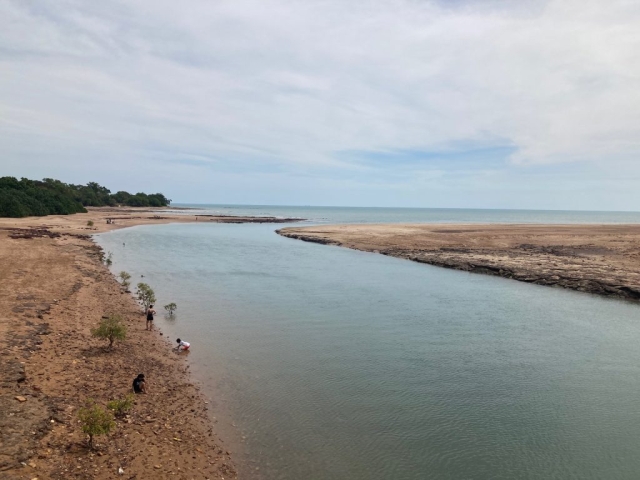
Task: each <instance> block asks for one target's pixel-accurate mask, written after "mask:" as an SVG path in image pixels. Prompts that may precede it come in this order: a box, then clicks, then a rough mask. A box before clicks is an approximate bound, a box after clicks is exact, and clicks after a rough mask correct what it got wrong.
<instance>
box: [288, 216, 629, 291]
mask: <svg viewBox="0 0 640 480" xmlns="http://www.w3.org/2000/svg"><path fill="white" fill-rule="evenodd" d="M278 233H279V234H280V235H283V236H285V237H290V238H296V239H299V240H304V241H307V242H316V243H322V244H329V245H338V246H342V247H347V248H353V249H356V250H363V251H368V252H376V253H382V254H383V255H390V256H394V257H398V258H405V259H408V260H413V261H416V262H422V263H428V264H431V265H437V266H440V267H446V268H453V269H457V270H464V271H469V272H478V273H485V274H490V275H499V276H501V277H505V278H512V279H515V280H520V281H523V282H530V283H536V284H540V285H549V286H557V287H563V288H569V289H573V290H579V291H583V292H590V293H596V294H599V295H606V296H614V297H619V298H625V299H631V300H636V301H638V300H640V225H513V224H501V225H448V224H439V225H433V224H431V225H424V224H422V225H402V224H397V225H393V224H390V225H332V226H315V227H287V228H283V229H281V230H278Z"/></svg>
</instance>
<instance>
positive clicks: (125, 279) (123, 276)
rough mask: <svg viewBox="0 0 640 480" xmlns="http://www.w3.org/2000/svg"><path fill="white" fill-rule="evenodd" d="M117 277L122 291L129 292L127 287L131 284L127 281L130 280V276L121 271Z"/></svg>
mask: <svg viewBox="0 0 640 480" xmlns="http://www.w3.org/2000/svg"><path fill="white" fill-rule="evenodd" d="M118 277H120V284H121V285H122V286H123V287H124V289H125V290H129V286H130V285H131V282H130V281H129V280H130V279H131V275H129V274H128V273H127V272H125V271H124V270H123V271H122V272H120V275H118Z"/></svg>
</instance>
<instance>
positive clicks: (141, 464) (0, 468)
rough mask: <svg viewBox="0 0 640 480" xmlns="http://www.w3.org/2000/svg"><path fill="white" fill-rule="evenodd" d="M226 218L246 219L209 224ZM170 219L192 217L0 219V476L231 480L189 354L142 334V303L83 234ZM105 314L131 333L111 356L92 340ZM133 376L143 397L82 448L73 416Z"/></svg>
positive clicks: (106, 214) (117, 393) (126, 213)
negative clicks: (140, 380)
mask: <svg viewBox="0 0 640 480" xmlns="http://www.w3.org/2000/svg"><path fill="white" fill-rule="evenodd" d="M107 219H109V223H107ZM225 220H229V221H231V222H232V223H238V222H240V221H251V219H241V220H239V219H238V218H227V219H220V218H213V217H209V218H208V219H207V220H205V221H225ZM259 220H260V219H259ZM198 221H201V222H202V221H203V219H202V218H199V219H198ZM88 222H93V225H88ZM114 222H115V223H114ZM168 222H196V219H195V216H192V215H180V216H177V215H172V216H166V215H163V214H162V213H160V212H158V211H154V210H150V209H112V208H97V209H90V212H89V213H87V214H76V215H69V216H48V217H29V218H21V219H13V218H3V219H0V278H1V279H2V283H3V295H2V298H1V299H0V302H1V306H2V309H1V311H2V315H1V316H0V341H1V342H2V343H1V345H2V353H3V361H2V363H1V364H0V378H1V379H2V389H1V390H0V472H1V473H0V476H2V478H6V479H22V478H29V479H32V478H40V479H43V478H60V479H63V478H64V479H68V478H94V479H107V478H128V479H132V478H184V479H191V478H211V479H213V478H220V479H222V478H226V479H229V478H236V470H235V467H234V466H233V463H232V461H231V453H230V452H229V451H228V450H227V449H226V448H225V446H224V444H223V443H222V442H221V441H220V440H219V439H218V438H217V437H216V433H215V431H214V428H215V425H214V423H213V419H212V418H211V415H210V414H209V412H208V405H207V404H208V403H209V402H208V401H206V400H205V398H204V396H203V395H202V394H201V392H200V389H199V387H198V386H197V385H195V384H194V382H193V380H192V379H191V377H190V374H189V366H188V359H187V357H186V356H184V355H183V356H178V355H176V354H175V353H172V352H171V347H172V346H173V343H172V342H171V341H170V340H169V339H168V338H166V337H165V336H163V334H162V333H161V332H159V331H158V330H157V329H156V330H155V331H153V332H149V331H146V330H145V321H144V316H143V314H142V310H141V308H140V306H139V305H138V304H137V303H136V302H135V301H134V299H133V297H132V296H131V295H130V294H128V293H126V292H125V291H124V290H123V288H122V287H121V286H120V285H119V283H118V282H117V281H116V279H115V278H114V277H113V275H112V274H111V273H110V272H109V270H108V269H107V267H106V266H105V265H104V264H103V263H102V261H101V249H100V248H99V247H98V246H97V245H95V244H94V243H93V241H92V240H91V237H90V236H89V235H90V234H93V233H99V232H105V231H108V230H113V229H117V228H124V227H128V226H133V225H141V224H160V223H168ZM136 280H137V279H133V283H134V284H135V282H136ZM157 309H158V310H161V308H157ZM111 314H118V315H120V316H122V317H123V318H124V320H125V323H126V325H127V329H128V331H127V338H126V340H125V341H123V342H117V343H116V345H115V347H114V348H113V350H109V349H108V348H106V345H107V342H105V341H100V340H98V339H95V338H92V337H91V334H90V330H91V328H94V327H95V326H97V324H98V323H99V321H100V319H101V318H103V317H104V316H107V315H111ZM140 372H143V373H145V375H146V378H147V380H148V384H149V393H148V394H141V395H137V396H136V399H135V405H134V407H133V408H132V410H131V411H130V412H129V415H127V416H126V417H124V418H121V419H117V426H116V428H115V429H114V431H113V433H111V434H110V435H108V436H100V437H96V440H95V441H96V443H97V448H96V450H95V451H91V450H89V449H88V448H87V447H86V446H85V441H86V436H85V435H84V434H83V433H82V431H81V426H80V424H79V422H78V410H79V409H80V408H81V407H83V406H84V405H85V403H86V401H87V399H93V400H95V401H96V402H97V403H98V404H100V405H102V406H103V407H104V406H105V404H106V402H108V401H109V400H113V399H115V398H122V397H124V396H125V395H127V394H128V393H130V391H131V383H132V380H133V378H134V377H135V376H136V375H137V374H138V373H140ZM119 469H122V471H123V472H124V473H123V474H119V473H118V472H119Z"/></svg>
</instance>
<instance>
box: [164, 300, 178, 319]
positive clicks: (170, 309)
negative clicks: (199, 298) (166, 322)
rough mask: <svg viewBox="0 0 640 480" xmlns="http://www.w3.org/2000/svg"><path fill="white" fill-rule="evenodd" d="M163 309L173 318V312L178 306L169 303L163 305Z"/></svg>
mask: <svg viewBox="0 0 640 480" xmlns="http://www.w3.org/2000/svg"><path fill="white" fill-rule="evenodd" d="M164 309H165V310H166V311H167V312H169V315H170V316H173V312H175V311H176V310H177V309H178V306H177V305H176V304H175V303H173V302H171V303H170V304H169V305H165V306H164Z"/></svg>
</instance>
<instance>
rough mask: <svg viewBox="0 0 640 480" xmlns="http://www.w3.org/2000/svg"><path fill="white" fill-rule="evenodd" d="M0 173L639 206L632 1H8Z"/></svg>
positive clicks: (638, 54)
mask: <svg viewBox="0 0 640 480" xmlns="http://www.w3.org/2000/svg"><path fill="white" fill-rule="evenodd" d="M0 25H1V27H2V30H1V31H2V33H1V34H0V147H1V150H0V152H1V156H0V167H1V168H0V175H13V176H17V177H21V176H26V177H29V178H43V177H54V178H59V179H61V180H63V181H67V182H73V183H86V182H88V181H98V182H99V183H102V184H104V185H106V186H107V187H109V188H110V189H111V190H113V191H115V190H120V189H126V190H130V191H147V192H150V191H161V192H164V193H166V194H167V195H168V196H169V197H170V198H172V199H173V200H174V201H178V202H200V203H243V204H289V205H295V204H302V205H354V206H414V207H486V208H541V209H546V208H552V209H598V210H640V188H639V187H640V156H639V154H640V2H638V1H637V0H607V1H604V0H549V1H544V0H501V1H499V0H495V1H494V0H434V1H429V0H349V1H345V0H182V1H179V2H178V1H175V0H126V1H124V0H123V1H111V0H101V1H99V2H95V1H90V2H87V1H67V0H55V1H47V0H39V1H30V0H15V1H13V0H0Z"/></svg>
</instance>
